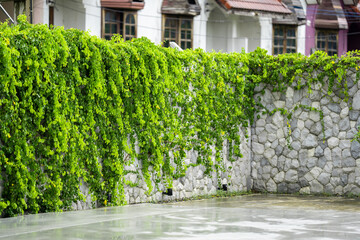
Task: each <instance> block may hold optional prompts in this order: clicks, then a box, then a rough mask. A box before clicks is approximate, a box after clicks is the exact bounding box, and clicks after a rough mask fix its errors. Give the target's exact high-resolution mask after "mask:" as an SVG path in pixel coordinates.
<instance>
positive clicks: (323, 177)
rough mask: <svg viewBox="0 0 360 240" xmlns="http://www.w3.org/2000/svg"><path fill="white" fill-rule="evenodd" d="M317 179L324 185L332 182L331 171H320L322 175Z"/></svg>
mask: <svg viewBox="0 0 360 240" xmlns="http://www.w3.org/2000/svg"><path fill="white" fill-rule="evenodd" d="M317 180H318V181H319V182H320V183H321V184H322V185H324V186H325V185H326V184H328V183H329V182H330V174H329V173H324V172H323V173H320V175H319V176H318V178H317Z"/></svg>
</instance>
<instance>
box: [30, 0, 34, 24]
mask: <svg viewBox="0 0 360 240" xmlns="http://www.w3.org/2000/svg"><path fill="white" fill-rule="evenodd" d="M30 23H31V24H32V23H33V0H30Z"/></svg>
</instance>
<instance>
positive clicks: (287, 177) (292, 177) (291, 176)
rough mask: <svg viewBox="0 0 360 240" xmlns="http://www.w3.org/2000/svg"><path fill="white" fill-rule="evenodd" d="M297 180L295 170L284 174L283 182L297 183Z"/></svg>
mask: <svg viewBox="0 0 360 240" xmlns="http://www.w3.org/2000/svg"><path fill="white" fill-rule="evenodd" d="M297 180H298V174H297V171H296V170H293V169H290V170H289V171H287V172H286V174H285V181H288V182H297Z"/></svg>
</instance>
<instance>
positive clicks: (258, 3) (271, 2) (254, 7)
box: [218, 0, 291, 14]
mask: <svg viewBox="0 0 360 240" xmlns="http://www.w3.org/2000/svg"><path fill="white" fill-rule="evenodd" d="M218 2H219V3H220V4H222V5H223V6H224V7H225V8H226V9H228V10H247V11H263V12H269V13H282V14H290V13H291V11H290V10H289V9H288V8H287V7H286V6H285V5H284V4H283V3H281V2H280V1H278V0H218Z"/></svg>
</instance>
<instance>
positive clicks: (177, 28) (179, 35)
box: [162, 14, 194, 49]
mask: <svg viewBox="0 0 360 240" xmlns="http://www.w3.org/2000/svg"><path fill="white" fill-rule="evenodd" d="M186 25H187V26H186ZM162 26H163V27H162V41H163V43H164V44H163V46H164V47H168V46H169V43H170V42H172V41H173V42H176V43H177V44H178V45H179V46H180V47H181V48H182V49H192V48H193V32H194V22H193V17H191V16H184V15H169V14H164V15H163V24H162ZM189 26H190V27H189ZM189 36H190V37H189Z"/></svg>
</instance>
